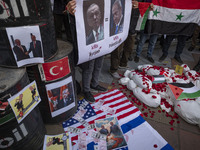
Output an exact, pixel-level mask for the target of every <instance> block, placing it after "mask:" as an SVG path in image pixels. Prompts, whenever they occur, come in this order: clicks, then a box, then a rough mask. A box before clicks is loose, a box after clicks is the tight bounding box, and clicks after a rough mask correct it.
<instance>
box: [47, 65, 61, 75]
mask: <svg viewBox="0 0 200 150" xmlns="http://www.w3.org/2000/svg"><path fill="white" fill-rule="evenodd" d="M57 67H58V66H53V67H51V68H50V70H49V72H50V74H51V75H53V76H56V75H58V74H59V72H58V73H55V72H53V69H55V68H57ZM62 70H63V67H60V71H62Z"/></svg>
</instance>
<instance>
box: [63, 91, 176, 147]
mask: <svg viewBox="0 0 200 150" xmlns="http://www.w3.org/2000/svg"><path fill="white" fill-rule="evenodd" d="M95 100H96V102H95V103H94V104H91V105H90V104H89V103H88V104H87V106H85V107H84V109H85V110H86V111H85V113H84V116H83V117H82V118H84V119H85V121H87V122H88V123H89V124H94V122H95V120H99V119H104V118H106V117H107V115H111V116H113V117H116V118H117V120H118V123H119V126H120V127H121V131H122V133H123V135H124V137H125V139H126V142H127V145H128V147H125V148H123V149H155V148H158V149H163V150H171V149H173V148H172V147H171V146H170V145H169V144H168V143H167V141H166V140H165V139H163V138H162V137H161V136H160V134H159V133H158V132H157V131H156V130H154V129H153V128H152V127H151V126H150V125H149V124H148V123H147V122H146V121H145V120H144V119H143V118H142V117H141V112H140V111H139V109H138V108H137V107H135V106H134V105H133V104H132V103H131V102H130V101H129V100H128V99H127V97H126V96H125V95H124V94H123V93H122V92H121V91H119V90H117V89H113V90H110V91H108V92H105V93H101V94H99V95H96V96H95ZM100 101H104V102H103V106H102V107H104V108H110V109H114V110H115V111H114V112H115V113H114V114H109V113H108V112H106V111H103V110H100V109H96V108H97V107H98V104H99V102H100ZM82 103H84V100H81V101H79V102H78V107H79V106H81V105H82ZM79 110H80V109H78V111H79ZM76 115H77V113H76V114H75V115H74V116H76ZM74 118H75V117H72V118H71V119H69V120H67V121H65V122H63V128H64V130H65V131H66V132H67V131H68V128H69V127H74V128H79V129H82V130H83V131H86V130H84V129H85V127H84V126H83V125H82V124H81V123H80V122H78V121H77V120H76V119H74ZM78 140H79V136H78V135H77V134H72V136H71V141H72V143H73V147H77V143H78V142H77V141H78ZM92 143H93V145H94V141H92V142H91V143H88V145H87V146H89V145H91V144H92Z"/></svg>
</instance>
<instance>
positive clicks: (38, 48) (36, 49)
mask: <svg viewBox="0 0 200 150" xmlns="http://www.w3.org/2000/svg"><path fill="white" fill-rule="evenodd" d="M31 40H32V42H30V48H29V51H28V53H30V52H31V51H32V52H33V56H34V57H42V45H41V42H40V41H39V40H36V37H35V35H33V34H31Z"/></svg>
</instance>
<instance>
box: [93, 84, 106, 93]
mask: <svg viewBox="0 0 200 150" xmlns="http://www.w3.org/2000/svg"><path fill="white" fill-rule="evenodd" d="M90 87H91V88H92V89H94V90H97V91H103V92H106V91H107V89H106V88H104V87H102V86H100V85H97V86H96V87H94V86H92V85H90Z"/></svg>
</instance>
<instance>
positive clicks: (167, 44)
mask: <svg viewBox="0 0 200 150" xmlns="http://www.w3.org/2000/svg"><path fill="white" fill-rule="evenodd" d="M174 38H175V36H174V35H167V37H166V39H164V45H163V49H162V52H163V54H164V55H165V56H167V55H168V49H169V47H170V45H171V42H172V40H173V39H174Z"/></svg>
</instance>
